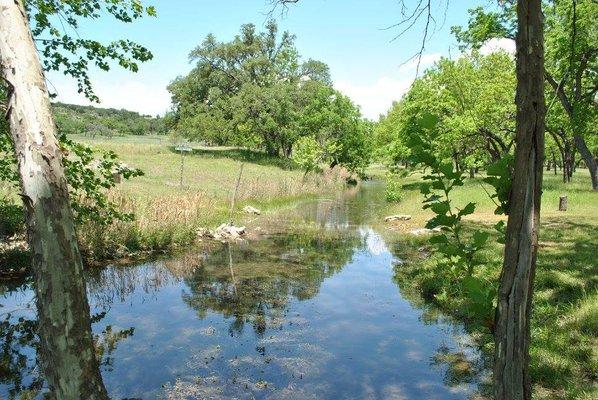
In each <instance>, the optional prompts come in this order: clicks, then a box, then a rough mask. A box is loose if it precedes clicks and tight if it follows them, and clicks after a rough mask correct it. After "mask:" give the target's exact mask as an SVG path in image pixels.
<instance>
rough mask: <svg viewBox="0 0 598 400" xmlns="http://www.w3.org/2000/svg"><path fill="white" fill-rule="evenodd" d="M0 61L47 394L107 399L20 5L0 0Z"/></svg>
mask: <svg viewBox="0 0 598 400" xmlns="http://www.w3.org/2000/svg"><path fill="white" fill-rule="evenodd" d="M0 59H1V70H2V71H1V72H2V77H3V78H4V80H5V82H6V86H7V92H8V96H7V99H8V100H7V118H8V121H9V124H10V131H11V135H12V139H13V142H14V147H15V152H16V156H17V160H18V168H19V174H20V179H21V185H22V189H23V193H22V198H23V203H24V205H25V216H26V222H27V233H28V237H29V243H30V247H31V250H32V253H33V268H34V278H35V289H36V295H37V296H36V297H37V300H36V302H37V312H38V329H39V336H40V358H41V361H42V369H43V373H44V376H45V378H46V380H47V381H48V384H49V387H50V390H51V394H50V397H51V398H55V399H107V398H108V395H107V393H106V389H105V388H104V384H103V382H102V378H101V375H100V371H99V365H98V361H97V359H96V355H95V349H94V342H93V338H92V333H91V322H90V316H89V305H88V303H87V296H86V292H85V281H84V278H83V266H82V262H81V256H80V254H79V248H78V246H77V238H76V234H75V226H74V223H73V216H72V211H71V209H70V204H69V198H68V187H67V182H66V179H65V176H64V169H63V166H62V154H61V152H60V147H59V145H58V142H57V139H56V128H55V125H54V120H53V117H52V114H51V110H50V100H49V97H48V91H47V88H46V83H45V80H44V76H43V72H42V69H41V65H40V62H39V58H38V55H37V50H36V48H35V45H34V42H33V38H32V36H31V31H30V29H29V25H28V20H27V16H26V14H25V11H24V10H23V7H22V4H21V0H0Z"/></svg>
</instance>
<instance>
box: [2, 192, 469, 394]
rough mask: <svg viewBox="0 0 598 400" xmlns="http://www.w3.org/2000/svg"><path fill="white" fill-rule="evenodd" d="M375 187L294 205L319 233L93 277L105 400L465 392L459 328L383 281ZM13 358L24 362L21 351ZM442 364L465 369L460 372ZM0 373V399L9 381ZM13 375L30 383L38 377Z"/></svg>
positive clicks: (387, 277)
mask: <svg viewBox="0 0 598 400" xmlns="http://www.w3.org/2000/svg"><path fill="white" fill-rule="evenodd" d="M376 193H377V191H376V188H375V186H372V187H369V188H368V187H367V186H366V187H365V188H362V189H361V190H359V191H358V192H357V193H356V194H355V195H354V196H351V197H349V198H343V199H341V200H337V201H333V202H330V201H327V202H314V203H311V204H308V205H306V206H305V207H303V208H302V209H301V210H300V215H301V218H304V219H308V220H310V219H311V220H314V221H316V222H318V224H319V225H320V226H321V227H322V229H321V230H320V231H317V233H316V232H314V231H310V233H305V232H303V233H291V234H285V235H276V236H272V237H268V238H265V239H263V240H260V241H257V242H253V243H242V244H235V245H230V246H228V245H222V246H221V247H219V248H217V249H216V250H215V251H214V252H212V253H211V254H209V255H206V254H204V253H201V252H195V253H194V252H191V253H189V254H186V255H184V256H181V257H178V258H176V259H173V260H167V261H159V262H155V263H148V264H143V265H139V266H136V267H109V268H106V269H103V270H96V271H92V272H91V273H90V274H89V277H88V287H89V299H90V303H91V305H92V309H93V314H94V315H97V316H98V317H97V318H96V319H98V321H97V322H96V323H94V327H93V328H94V332H96V333H97V334H98V335H99V337H100V338H101V342H102V343H103V347H102V348H103V349H104V353H103V366H102V371H103V376H104V379H105V383H106V385H107V388H108V390H109V392H110V394H111V396H112V398H114V399H119V398H140V399H154V398H167V399H195V398H209V399H221V398H222V399H229V398H239V399H253V398H256V399H388V400H390V399H393V400H398V399H401V400H402V399H424V398H425V399H433V398H439V399H464V398H467V397H468V396H469V395H471V393H472V392H473V391H474V389H475V385H474V383H475V382H473V381H474V380H475V376H473V375H471V374H469V366H468V362H467V360H473V361H474V362H476V360H478V355H477V352H476V351H475V350H472V347H470V346H469V345H468V343H467V340H466V339H467V338H466V336H465V335H464V334H463V330H462V328H461V327H459V326H456V325H453V324H451V323H450V322H448V321H445V320H443V319H442V318H431V319H430V318H427V315H426V313H425V311H424V310H421V309H418V308H414V306H413V305H411V304H410V303H409V302H408V301H407V300H406V299H404V298H403V297H402V296H401V292H400V288H398V287H397V285H396V284H395V283H394V282H393V280H392V277H393V270H392V262H393V260H395V257H394V256H393V254H391V252H390V251H389V249H388V247H387V245H386V243H385V242H384V240H383V239H382V237H381V236H380V235H378V234H377V233H376V232H375V231H373V230H371V229H369V228H368V227H367V226H366V225H365V222H364V221H366V220H367V214H368V213H369V212H371V210H372V207H375V206H376V202H377V201H380V200H379V196H377V195H376ZM29 298H31V292H30V289H29V288H28V287H27V286H26V285H25V286H23V287H21V290H20V291H11V292H7V294H6V295H5V296H4V297H0V304H2V305H3V306H4V310H8V309H10V308H11V307H12V308H18V307H19V304H25V303H27V299H29ZM20 312H25V313H29V317H31V315H32V313H31V312H29V311H20ZM16 315H18V313H16V314H15V316H16ZM4 342H6V338H5V339H4ZM21 350H22V352H23V353H24V354H26V355H28V356H29V357H30V358H31V357H33V358H34V352H33V351H32V350H31V349H27V348H26V347H22V346H21ZM447 355H450V357H447ZM455 357H456V358H455ZM446 359H451V360H455V359H457V361H458V362H462V366H463V365H464V366H465V367H463V368H462V371H461V373H460V374H459V373H457V374H456V373H455V371H454V369H450V368H448V367H447V363H446V362H443V360H446ZM463 370H465V373H463ZM23 371H25V370H24V369H23ZM457 372H459V371H457ZM4 375H7V377H5V376H0V378H2V380H1V382H0V398H5V397H8V390H9V389H10V388H11V387H14V382H13V383H12V384H10V382H11V378H10V377H11V375H10V374H4ZM13 375H14V374H13ZM23 375H24V377H25V380H24V381H23V386H26V385H27V384H28V383H29V382H30V381H31V376H32V375H35V372H34V373H33V374H31V373H26V372H23ZM13 378H14V376H13Z"/></svg>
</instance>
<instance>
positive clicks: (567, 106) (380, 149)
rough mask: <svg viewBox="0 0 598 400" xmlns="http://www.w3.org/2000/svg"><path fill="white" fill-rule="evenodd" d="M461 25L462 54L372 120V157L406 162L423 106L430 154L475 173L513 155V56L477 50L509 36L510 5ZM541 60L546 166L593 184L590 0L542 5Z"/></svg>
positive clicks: (597, 84)
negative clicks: (584, 175) (430, 130)
mask: <svg viewBox="0 0 598 400" xmlns="http://www.w3.org/2000/svg"><path fill="white" fill-rule="evenodd" d="M469 14H470V20H469V22H468V25H467V26H466V27H454V28H453V29H452V31H453V33H454V34H455V36H456V38H457V40H458V42H459V43H460V49H461V50H462V51H463V52H464V54H463V55H462V57H460V58H458V59H456V60H450V59H446V58H445V59H442V60H440V61H439V62H437V63H436V65H435V66H434V67H433V68H431V69H429V70H427V71H425V72H424V74H423V76H421V77H420V78H418V79H417V80H416V81H415V82H414V84H413V86H412V87H411V89H410V90H409V92H408V93H407V95H405V96H404V97H403V98H402V99H401V100H399V101H398V102H396V103H395V104H394V105H393V107H392V108H391V110H390V111H389V112H388V113H387V114H386V115H384V116H383V117H382V118H381V120H380V123H379V124H378V125H377V127H376V130H375V134H376V143H377V146H376V148H377V153H378V156H379V157H381V158H382V160H384V162H385V163H386V164H387V165H389V166H391V167H394V166H397V165H400V164H404V163H405V162H406V161H407V160H408V158H409V156H410V154H411V149H410V148H409V146H408V145H407V144H408V143H409V140H410V137H411V136H413V135H426V134H427V132H426V131H425V130H423V129H421V127H418V126H417V123H416V119H417V116H418V115H420V114H421V112H422V111H425V112H429V113H431V114H434V115H435V116H436V117H438V118H439V124H438V125H437V126H436V129H437V131H438V132H437V134H436V135H435V137H434V143H433V146H434V149H435V152H436V153H437V154H438V155H439V156H440V157H441V158H443V159H450V160H451V161H452V162H453V165H454V167H455V168H456V170H461V169H467V170H469V171H470V174H471V175H472V176H473V175H474V174H475V172H476V171H478V169H480V168H485V167H487V166H489V165H491V164H493V163H495V162H497V161H498V160H500V159H502V158H504V157H505V156H506V157H512V155H513V152H514V148H515V116H516V112H517V109H516V106H515V103H514V102H513V99H514V98H515V92H516V84H517V81H516V76H515V58H514V57H513V56H512V55H510V54H508V53H507V52H505V51H499V52H496V53H492V54H487V55H483V54H482V53H480V51H479V50H480V48H481V47H482V45H483V44H484V43H487V41H488V40H490V39H498V38H501V39H503V38H510V39H514V38H515V33H516V24H515V19H516V14H515V7H514V6H513V5H512V4H510V3H508V2H507V3H505V4H504V5H503V6H502V7H500V8H499V9H498V11H485V10H484V9H483V8H474V9H471V10H469ZM544 15H545V28H546V30H545V42H546V53H545V54H546V56H545V65H544V71H543V74H544V77H545V81H546V83H547V84H546V85H545V89H544V90H545V97H546V99H547V102H548V104H547V114H546V132H547V133H548V135H547V136H546V157H545V159H544V160H543V163H544V165H545V167H546V169H547V170H550V169H553V170H554V171H555V173H556V168H557V166H558V167H560V169H561V173H562V176H563V181H564V182H570V180H571V177H572V174H573V171H574V170H575V169H576V168H577V167H578V166H579V165H580V164H582V165H584V166H585V167H587V168H588V170H589V172H590V179H591V182H590V183H591V185H592V187H593V188H594V189H598V175H597V174H598V172H597V169H596V159H597V157H598V156H597V155H598V135H597V134H596V126H597V124H598V113H597V107H596V99H595V95H596V92H597V90H598V80H597V78H596V70H597V64H596V51H597V47H596V39H597V38H598V37H597V36H598V35H597V30H596V28H595V24H593V22H592V21H594V20H595V18H596V16H597V15H598V13H597V11H596V5H595V3H592V2H589V1H573V2H572V1H569V0H564V1H553V2H550V3H549V4H548V5H547V7H545V8H544Z"/></svg>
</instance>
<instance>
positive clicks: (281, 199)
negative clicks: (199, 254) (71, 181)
mask: <svg viewBox="0 0 598 400" xmlns="http://www.w3.org/2000/svg"><path fill="white" fill-rule="evenodd" d="M72 138H73V139H74V140H76V141H79V142H83V143H87V144H90V145H92V146H93V148H94V150H96V151H102V150H111V151H114V152H115V153H116V154H118V156H119V158H120V159H121V160H122V161H123V162H124V163H126V164H127V165H128V166H130V167H135V168H140V169H141V170H142V171H143V172H144V174H145V175H144V176H141V177H137V178H134V179H131V180H129V181H125V182H123V183H121V184H119V185H118V186H117V187H116V189H114V190H112V192H111V194H110V196H111V198H112V199H113V200H114V201H116V202H117V203H118V204H119V205H120V208H121V209H122V210H125V211H131V212H133V213H134V214H135V216H136V218H135V221H134V222H131V223H117V224H115V225H114V226H111V227H110V228H109V229H107V230H105V229H103V228H102V229H97V227H93V226H89V227H83V228H81V229H80V236H81V241H82V245H83V248H84V251H85V252H86V254H87V256H88V258H91V259H98V260H102V259H106V258H117V257H122V256H126V255H127V254H130V253H133V252H138V251H156V250H166V249H169V248H171V247H176V246H179V245H184V244H187V243H190V242H191V241H193V240H194V239H195V237H196V231H197V229H198V228H200V227H206V228H213V227H215V226H217V225H219V224H221V223H223V222H228V220H229V219H230V205H231V198H232V193H233V192H234V191H235V187H236V182H237V179H238V178H239V172H240V166H241V163H243V172H242V175H241V180H240V184H239V187H238V191H237V195H236V203H235V211H234V213H233V217H232V219H233V221H234V222H235V223H239V224H240V223H243V222H244V221H245V220H246V219H247V218H248V216H246V215H244V214H243V213H242V212H241V210H242V208H243V207H244V206H245V205H251V206H253V207H256V208H258V209H260V210H261V211H263V212H269V211H273V210H276V209H279V208H281V207H287V206H290V205H292V204H294V203H295V202H297V201H301V200H305V199H308V198H310V197H314V196H317V195H322V194H326V193H332V192H335V191H338V190H339V189H341V188H342V187H343V186H344V184H345V179H346V178H347V176H348V175H347V173H346V172H345V171H343V170H341V169H335V170H329V171H326V172H325V173H324V174H322V175H308V176H304V173H303V172H302V171H300V170H297V169H295V168H294V166H293V164H292V162H290V161H289V160H281V159H279V158H276V157H269V156H267V155H265V154H263V153H259V152H254V151H249V150H243V149H236V148H226V147H219V148H213V147H212V148H206V147H201V146H199V145H197V144H193V143H191V144H190V145H191V147H192V148H193V152H191V153H188V154H186V155H184V156H181V154H180V153H176V152H175V151H174V150H173V148H174V144H173V143H172V142H171V141H170V139H169V138H168V137H155V136H154V137H153V136H141V137H135V136H123V137H114V138H110V139H109V138H102V137H98V138H90V137H83V136H81V137H77V136H73V137H72ZM181 163H183V167H182V176H183V178H182V185H181ZM107 252H111V253H113V254H109V253H107Z"/></svg>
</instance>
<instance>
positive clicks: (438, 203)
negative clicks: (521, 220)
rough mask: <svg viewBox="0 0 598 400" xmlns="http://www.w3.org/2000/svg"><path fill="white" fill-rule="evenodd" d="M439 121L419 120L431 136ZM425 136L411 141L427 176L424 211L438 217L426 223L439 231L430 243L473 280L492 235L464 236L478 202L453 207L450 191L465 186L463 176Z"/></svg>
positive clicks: (457, 271)
mask: <svg viewBox="0 0 598 400" xmlns="http://www.w3.org/2000/svg"><path fill="white" fill-rule="evenodd" d="M436 121H437V119H436V118H435V117H434V116H432V115H429V114H426V115H424V116H423V117H422V119H421V121H419V125H420V128H422V129H424V130H425V131H426V133H428V134H429V135H434V128H435V125H436ZM428 139H429V137H427V136H426V135H413V136H412V138H411V139H410V148H411V161H412V162H413V163H414V164H415V165H423V166H424V167H425V169H426V171H427V173H426V174H425V175H424V176H423V180H424V181H425V182H424V183H423V184H422V185H421V187H420V189H421V193H422V194H423V195H424V206H423V208H424V209H430V210H431V211H432V212H433V213H434V214H435V216H434V217H432V218H431V219H430V220H429V221H428V223H427V224H426V228H428V229H434V228H439V229H440V232H439V234H437V235H434V236H432V237H430V243H431V244H433V245H434V246H435V247H436V249H437V251H438V252H439V253H440V254H442V255H443V257H444V261H445V264H446V265H447V266H448V267H449V268H450V269H451V271H452V272H453V273H454V274H455V275H460V274H461V273H462V272H465V274H466V276H468V277H471V276H472V275H473V272H474V268H475V267H476V265H478V264H479V260H478V258H477V257H476V254H477V253H478V252H479V251H480V249H482V248H483V247H484V245H485V244H486V242H487V240H488V237H489V234H488V233H487V232H483V231H479V230H478V231H475V232H474V233H473V235H472V237H471V239H469V240H467V239H465V238H464V236H463V224H462V219H463V217H465V216H466V215H470V214H472V213H473V212H474V211H475V203H473V202H469V203H467V204H466V205H465V206H464V207H462V208H458V207H456V206H454V205H453V204H452V201H451V192H452V191H453V189H454V188H456V187H458V186H462V185H463V181H464V176H463V173H462V172H461V171H456V170H455V169H454V168H453V164H452V162H450V161H449V162H444V161H443V160H441V159H440V158H439V157H438V156H437V155H436V154H435V152H434V148H433V146H432V141H431V140H428Z"/></svg>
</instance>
